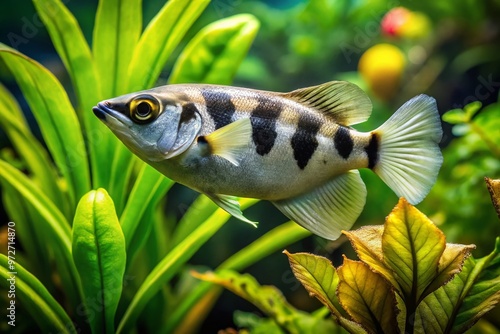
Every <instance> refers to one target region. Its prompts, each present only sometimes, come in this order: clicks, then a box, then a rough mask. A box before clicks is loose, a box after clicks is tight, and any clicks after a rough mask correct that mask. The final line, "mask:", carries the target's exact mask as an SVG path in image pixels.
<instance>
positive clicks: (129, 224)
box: [120, 164, 173, 248]
mask: <svg viewBox="0 0 500 334" xmlns="http://www.w3.org/2000/svg"><path fill="white" fill-rule="evenodd" d="M172 185H173V181H171V180H169V179H167V178H166V177H165V176H163V175H162V174H160V173H159V172H158V171H156V170H155V169H154V168H153V167H151V166H149V165H147V164H143V165H142V168H141V171H140V172H139V175H138V176H137V179H136V181H135V184H134V187H133V188H132V191H131V192H130V196H129V198H128V201H127V206H126V207H125V209H124V210H123V214H122V215H121V217H120V222H121V224H122V229H123V234H124V235H125V241H126V242H127V248H128V247H129V246H130V242H131V240H132V236H133V235H134V233H135V231H136V228H137V226H138V224H139V222H140V220H141V218H142V216H143V215H144V212H145V211H146V209H147V207H148V206H149V204H150V203H151V201H152V200H153V199H154V198H156V199H157V200H159V199H160V197H162V196H164V195H165V194H166V192H167V190H168V189H169V188H170V186H172ZM160 186H161V188H160ZM159 188H160V193H159V194H158V193H157V191H158V190H159Z"/></svg>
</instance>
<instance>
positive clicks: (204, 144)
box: [94, 81, 442, 239]
mask: <svg viewBox="0 0 500 334" xmlns="http://www.w3.org/2000/svg"><path fill="white" fill-rule="evenodd" d="M371 109H372V105H371V102H370V100H369V98H368V97H367V96H366V95H365V93H364V92H363V91H362V90H360V89H359V88H358V87H357V86H355V85H353V84H351V83H347V82H342V81H333V82H329V83H326V84H323V85H319V86H314V87H308V88H303V89H299V90H296V91H293V92H289V93H275V92H267V91H258V90H252V89H246V88H237V87H229V86H216V85H198V84H183V85H167V86H162V87H157V88H153V89H150V90H146V91H142V92H138V93H133V94H127V95H124V96H121V97H117V98H114V99H110V100H106V101H103V102H101V103H99V104H98V106H97V107H95V108H94V113H95V114H96V115H97V116H98V117H99V118H100V119H101V120H103V121H104V123H105V124H106V125H107V126H108V127H109V128H110V129H111V130H112V131H113V132H114V133H115V134H116V135H117V136H118V138H120V139H121V140H122V141H123V142H124V143H125V145H127V147H128V148H129V149H130V150H131V151H132V152H134V153H135V154H136V155H137V156H139V157H140V158H141V159H142V160H144V161H145V162H146V163H148V164H150V165H152V166H153V167H155V168H156V169H157V170H159V171H160V172H161V173H163V174H164V175H166V176H167V177H169V178H171V179H173V180H175V181H177V182H179V183H181V184H184V185H186V186H188V187H190V188H192V189H195V190H197V191H199V192H201V193H204V194H206V195H208V196H209V197H210V198H211V199H212V200H214V202H216V203H217V204H218V205H219V206H221V207H222V208H223V209H225V210H226V211H228V212H229V213H231V214H233V215H234V216H236V217H237V218H240V219H241V220H244V221H247V222H250V221H249V220H248V219H246V218H245V217H244V216H243V214H242V213H241V211H240V210H239V207H238V205H237V202H236V201H235V200H234V199H233V198H232V197H231V196H241V197H251V198H258V199H263V200H269V201H271V202H272V203H273V204H275V205H276V206H277V207H278V208H279V209H280V210H281V211H282V212H283V213H284V214H285V215H287V216H288V217H289V218H291V219H292V220H294V221H296V222H297V223H299V224H300V225H302V226H304V227H306V228H307V229H309V230H311V231H312V232H314V233H316V234H318V235H320V236H322V237H325V238H328V239H336V238H337V237H338V236H339V235H340V232H341V230H342V229H349V228H350V227H351V226H352V224H353V223H354V222H355V220H356V219H357V217H358V216H359V214H360V213H361V211H362V208H363V206H364V204H365V198H366V189H365V185H364V183H363V181H362V180H361V178H360V176H359V173H358V171H357V169H360V168H370V169H372V170H374V171H375V172H376V173H377V174H378V175H379V176H381V178H382V179H383V180H384V181H385V182H386V183H388V184H389V186H391V188H393V190H394V191H395V192H396V193H397V194H398V195H400V196H405V197H406V198H407V199H408V200H409V201H410V202H412V203H416V202H419V201H420V200H422V199H423V197H425V195H426V194H427V193H428V191H429V190H430V187H431V186H432V184H433V183H434V181H435V179H436V177H437V173H438V170H439V167H440V165H441V162H442V157H441V154H440V151H439V148H438V147H437V143H438V142H439V141H440V139H441V135H442V130H441V126H440V122H439V116H438V113H437V109H436V105H435V101H434V99H433V98H431V97H428V96H425V95H420V96H418V97H416V98H414V99H412V100H410V101H409V102H407V103H406V104H405V105H404V106H402V107H401V108H400V109H399V110H398V111H397V112H396V113H395V114H394V115H393V117H391V118H390V119H389V120H388V121H387V122H386V123H385V124H384V125H382V126H381V127H380V128H378V129H376V130H374V131H371V132H367V133H365V132H359V131H356V130H355V129H353V128H351V127H350V125H352V124H356V123H359V122H362V121H364V120H366V119H367V118H368V117H369V115H370V113H371Z"/></svg>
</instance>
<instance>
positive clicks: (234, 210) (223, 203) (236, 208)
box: [205, 193, 257, 227]
mask: <svg viewBox="0 0 500 334" xmlns="http://www.w3.org/2000/svg"><path fill="white" fill-rule="evenodd" d="M205 195H207V197H208V198H210V199H211V200H212V201H213V202H214V203H215V204H217V205H218V206H219V207H220V208H221V209H223V210H224V211H226V212H227V213H229V214H230V215H231V216H233V217H235V218H238V219H239V220H241V221H243V222H245V223H249V224H250V225H252V226H254V227H257V222H254V221H251V220H249V219H248V218H246V217H245V216H243V212H241V208H240V203H239V202H238V200H237V199H236V197H234V196H229V195H220V194H207V193H206V194H205Z"/></svg>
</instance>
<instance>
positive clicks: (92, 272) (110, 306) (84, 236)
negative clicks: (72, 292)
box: [73, 188, 126, 333]
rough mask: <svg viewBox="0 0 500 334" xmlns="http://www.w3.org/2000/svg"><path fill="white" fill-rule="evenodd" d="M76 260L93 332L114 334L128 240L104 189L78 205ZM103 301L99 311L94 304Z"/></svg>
mask: <svg viewBox="0 0 500 334" xmlns="http://www.w3.org/2000/svg"><path fill="white" fill-rule="evenodd" d="M73 259H74V261H75V265H76V268H77V269H78V273H79V274H80V278H81V280H82V286H83V293H84V295H85V304H86V308H87V310H92V311H93V313H92V315H91V316H89V317H88V322H89V323H90V327H91V328H92V332H93V333H114V319H115V313H116V309H117V307H118V301H119V300H120V296H121V292H122V285H123V274H124V272H125V263H126V252H125V239H124V237H123V232H122V230H121V228H120V223H119V222H118V217H117V216H116V212H115V207H114V205H113V201H112V200H111V198H110V197H109V195H108V194H107V192H106V191H105V190H104V189H102V188H101V189H98V190H92V191H90V192H89V193H88V194H86V195H85V196H83V197H82V199H81V200H80V202H79V203H78V207H77V209H76V213H75V220H74V222H73ZM96 299H97V300H101V301H102V303H101V305H100V307H99V309H93V308H94V304H93V303H94V301H95V300H96Z"/></svg>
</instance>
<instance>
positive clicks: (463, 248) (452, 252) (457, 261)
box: [424, 243, 476, 295]
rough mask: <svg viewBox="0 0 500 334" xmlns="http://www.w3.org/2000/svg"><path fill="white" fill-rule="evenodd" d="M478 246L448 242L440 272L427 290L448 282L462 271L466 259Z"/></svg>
mask: <svg viewBox="0 0 500 334" xmlns="http://www.w3.org/2000/svg"><path fill="white" fill-rule="evenodd" d="M474 248H476V246H474V245H459V244H450V243H447V244H446V248H445V250H444V252H443V255H442V256H441V259H440V260H439V265H438V273H437V276H436V277H435V278H434V280H433V281H432V283H431V284H430V285H429V286H428V287H427V289H426V291H425V292H424V295H428V294H429V293H428V292H427V291H431V292H432V291H435V290H437V289H439V288H440V287H441V286H443V285H445V284H446V283H448V282H449V281H450V280H451V279H452V278H453V276H455V275H456V274H458V273H459V272H460V271H462V266H463V264H464V262H465V260H466V259H467V258H468V257H469V256H470V252H471V251H472V250H473V249H474Z"/></svg>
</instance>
